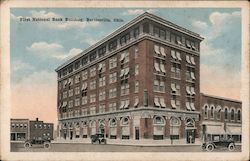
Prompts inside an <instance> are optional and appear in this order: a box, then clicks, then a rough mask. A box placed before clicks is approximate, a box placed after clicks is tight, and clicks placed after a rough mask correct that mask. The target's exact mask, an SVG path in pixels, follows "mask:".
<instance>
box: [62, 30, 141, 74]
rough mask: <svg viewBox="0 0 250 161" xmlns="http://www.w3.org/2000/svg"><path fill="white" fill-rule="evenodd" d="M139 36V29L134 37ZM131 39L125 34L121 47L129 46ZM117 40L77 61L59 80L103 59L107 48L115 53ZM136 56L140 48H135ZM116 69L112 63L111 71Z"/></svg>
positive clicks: (135, 31) (65, 70)
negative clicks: (96, 60) (99, 58)
mask: <svg viewBox="0 0 250 161" xmlns="http://www.w3.org/2000/svg"><path fill="white" fill-rule="evenodd" d="M138 36H139V28H137V29H135V30H134V34H133V36H132V37H134V38H137V37H138ZM132 37H130V33H127V34H125V35H124V36H122V37H121V39H120V45H121V46H123V45H125V44H127V43H128V42H129V41H130V39H131V38H132ZM117 46H118V45H117V40H116V39H114V40H111V41H110V43H109V44H108V46H106V45H105V46H102V47H100V48H99V49H97V50H96V51H94V52H92V53H90V54H88V55H86V56H84V57H83V58H82V59H81V60H77V61H75V62H74V63H73V64H74V65H73V64H72V65H70V66H69V67H68V68H65V69H63V70H62V71H60V72H59V73H58V74H59V78H61V77H62V76H65V75H67V74H68V73H71V72H73V70H77V69H79V68H80V67H81V65H82V66H85V65H86V64H88V63H89V62H92V61H94V60H95V59H97V58H98V57H102V56H104V55H105V54H106V53H107V47H108V49H109V51H113V50H116V48H117ZM135 51H136V52H135V55H136V57H137V56H138V48H137V47H135ZM112 68H114V66H112V63H111V62H110V69H112Z"/></svg>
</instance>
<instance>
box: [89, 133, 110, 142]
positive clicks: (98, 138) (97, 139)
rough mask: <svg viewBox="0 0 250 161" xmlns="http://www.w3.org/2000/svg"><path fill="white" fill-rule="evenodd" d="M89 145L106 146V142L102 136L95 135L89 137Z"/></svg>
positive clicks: (99, 134)
mask: <svg viewBox="0 0 250 161" xmlns="http://www.w3.org/2000/svg"><path fill="white" fill-rule="evenodd" d="M91 143H92V144H94V143H99V144H102V143H103V144H107V140H106V139H105V138H104V134H101V133H97V134H95V135H92V136H91Z"/></svg>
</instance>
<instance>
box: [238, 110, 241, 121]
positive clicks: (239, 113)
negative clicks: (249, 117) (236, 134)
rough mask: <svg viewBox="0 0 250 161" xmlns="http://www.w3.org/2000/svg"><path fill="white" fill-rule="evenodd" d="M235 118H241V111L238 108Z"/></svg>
mask: <svg viewBox="0 0 250 161" xmlns="http://www.w3.org/2000/svg"><path fill="white" fill-rule="evenodd" d="M237 120H238V121H240V120H241V112H240V110H238V112H237Z"/></svg>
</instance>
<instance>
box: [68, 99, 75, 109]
mask: <svg viewBox="0 0 250 161" xmlns="http://www.w3.org/2000/svg"><path fill="white" fill-rule="evenodd" d="M73 105H74V104H73V100H70V101H69V108H72V107H73Z"/></svg>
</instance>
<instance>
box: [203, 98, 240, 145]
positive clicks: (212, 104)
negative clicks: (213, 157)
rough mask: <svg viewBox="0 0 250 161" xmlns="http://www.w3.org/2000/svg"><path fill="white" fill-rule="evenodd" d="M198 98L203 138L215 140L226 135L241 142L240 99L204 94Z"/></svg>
mask: <svg viewBox="0 0 250 161" xmlns="http://www.w3.org/2000/svg"><path fill="white" fill-rule="evenodd" d="M200 98H201V101H200V102H201V109H202V110H201V120H202V121H201V126H202V133H201V136H202V137H203V139H207V140H217V139H219V138H220V137H225V135H226V137H232V138H233V139H234V141H237V142H241V134H242V129H241V126H242V112H241V111H242V108H241V107H242V103H241V101H238V100H233V99H228V98H222V97H218V96H211V95H206V94H201V97H200Z"/></svg>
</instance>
